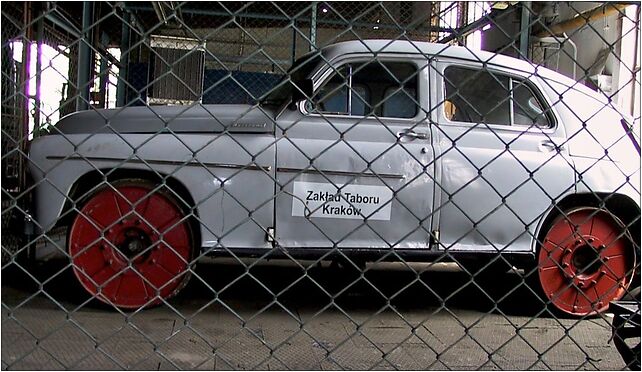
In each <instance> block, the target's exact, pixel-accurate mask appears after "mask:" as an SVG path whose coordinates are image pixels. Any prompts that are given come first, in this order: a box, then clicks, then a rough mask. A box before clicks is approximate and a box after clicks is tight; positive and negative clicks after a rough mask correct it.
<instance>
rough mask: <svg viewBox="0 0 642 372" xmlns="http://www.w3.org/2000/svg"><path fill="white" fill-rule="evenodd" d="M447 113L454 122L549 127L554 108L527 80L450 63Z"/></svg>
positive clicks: (447, 80) (445, 83)
mask: <svg viewBox="0 0 642 372" xmlns="http://www.w3.org/2000/svg"><path fill="white" fill-rule="evenodd" d="M444 86H445V90H446V91H445V101H444V114H445V115H446V118H448V120H450V121H456V122H465V123H486V124H496V125H507V126H509V125H518V126H537V127H544V128H549V127H552V126H553V125H552V124H553V123H552V120H551V118H550V115H549V114H548V112H549V111H550V110H549V109H548V108H547V107H546V106H545V105H544V104H543V101H542V100H541V99H540V98H539V97H538V94H536V93H535V89H534V88H533V87H532V86H531V85H530V84H528V82H527V81H526V80H524V79H519V78H516V77H513V76H509V75H505V74H501V73H496V72H493V71H489V70H483V69H473V68H468V67H458V66H449V67H447V68H446V70H445V71H444Z"/></svg>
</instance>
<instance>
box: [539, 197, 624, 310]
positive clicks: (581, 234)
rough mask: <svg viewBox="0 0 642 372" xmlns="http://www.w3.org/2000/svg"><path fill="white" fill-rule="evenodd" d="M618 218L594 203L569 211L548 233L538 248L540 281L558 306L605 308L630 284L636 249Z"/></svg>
mask: <svg viewBox="0 0 642 372" xmlns="http://www.w3.org/2000/svg"><path fill="white" fill-rule="evenodd" d="M623 232H624V228H623V226H622V224H621V222H619V220H617V219H616V218H614V217H612V216H611V215H610V214H608V213H606V212H605V211H601V210H598V209H595V208H581V209H576V210H572V211H569V212H568V213H566V215H565V216H561V217H559V218H557V219H556V220H555V221H554V222H553V225H552V226H551V228H550V230H548V232H547V233H546V237H545V238H544V241H543V244H542V247H541V248H540V250H539V254H538V266H539V267H538V274H539V283H540V285H541V288H542V290H543V292H544V295H545V296H546V298H547V299H548V300H549V301H550V303H551V304H552V305H553V306H554V307H555V308H557V309H559V310H561V311H563V312H565V313H567V314H571V315H576V316H584V315H593V314H597V313H601V312H603V311H605V310H606V309H608V306H609V302H610V301H613V300H618V299H620V298H621V297H622V296H623V295H624V293H625V292H626V289H627V288H628V286H629V285H630V284H631V277H632V275H633V270H632V268H633V267H634V262H633V260H634V258H633V257H634V255H633V253H632V251H631V250H632V247H631V244H630V242H629V238H628V235H627V234H625V233H623Z"/></svg>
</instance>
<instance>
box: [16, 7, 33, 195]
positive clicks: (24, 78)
mask: <svg viewBox="0 0 642 372" xmlns="http://www.w3.org/2000/svg"><path fill="white" fill-rule="evenodd" d="M32 6H33V5H32V3H31V2H29V1H26V2H25V3H24V14H23V21H24V25H25V26H26V30H25V33H26V35H25V36H26V38H25V39H26V40H24V41H23V42H22V68H21V69H20V83H21V84H23V87H22V89H23V94H24V99H23V100H22V104H23V107H22V112H21V114H22V123H21V124H22V133H20V136H19V137H20V149H21V150H22V151H23V153H25V154H26V153H27V152H28V149H29V80H30V79H29V78H30V76H29V75H30V65H31V39H32V34H33V30H32V26H31V18H32V17H31V7H32ZM19 169H20V173H19V175H18V185H19V186H20V189H21V190H24V187H25V186H26V180H27V174H26V172H27V171H26V169H27V167H25V166H23V162H22V157H20V166H19Z"/></svg>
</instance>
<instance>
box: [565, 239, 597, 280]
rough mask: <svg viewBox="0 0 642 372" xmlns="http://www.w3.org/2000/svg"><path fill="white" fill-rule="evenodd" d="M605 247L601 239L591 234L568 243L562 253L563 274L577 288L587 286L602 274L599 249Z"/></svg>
mask: <svg viewBox="0 0 642 372" xmlns="http://www.w3.org/2000/svg"><path fill="white" fill-rule="evenodd" d="M604 248H605V246H604V244H602V241H601V240H600V239H598V238H596V237H594V236H591V235H583V236H582V237H580V238H578V239H577V240H575V241H574V242H572V243H571V244H569V245H568V246H567V247H566V249H564V253H563V255H562V259H561V263H562V271H563V272H564V276H565V277H566V278H567V279H568V280H570V281H572V282H573V284H575V285H576V286H578V287H579V288H589V287H591V286H593V285H595V284H596V283H597V279H598V278H599V277H600V275H602V272H601V270H600V268H601V267H602V264H603V260H604V258H603V257H601V256H600V251H602V250H603V249H604Z"/></svg>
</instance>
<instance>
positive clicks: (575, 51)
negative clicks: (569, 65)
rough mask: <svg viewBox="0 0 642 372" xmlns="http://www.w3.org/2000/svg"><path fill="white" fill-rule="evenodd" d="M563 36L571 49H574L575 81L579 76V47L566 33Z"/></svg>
mask: <svg viewBox="0 0 642 372" xmlns="http://www.w3.org/2000/svg"><path fill="white" fill-rule="evenodd" d="M562 36H564V39H563V41H564V42H567V43H569V44H570V45H571V47H573V61H572V62H573V80H575V77H576V76H577V45H575V42H574V41H573V40H571V38H570V37H568V35H567V34H566V32H565V33H563V34H562Z"/></svg>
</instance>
